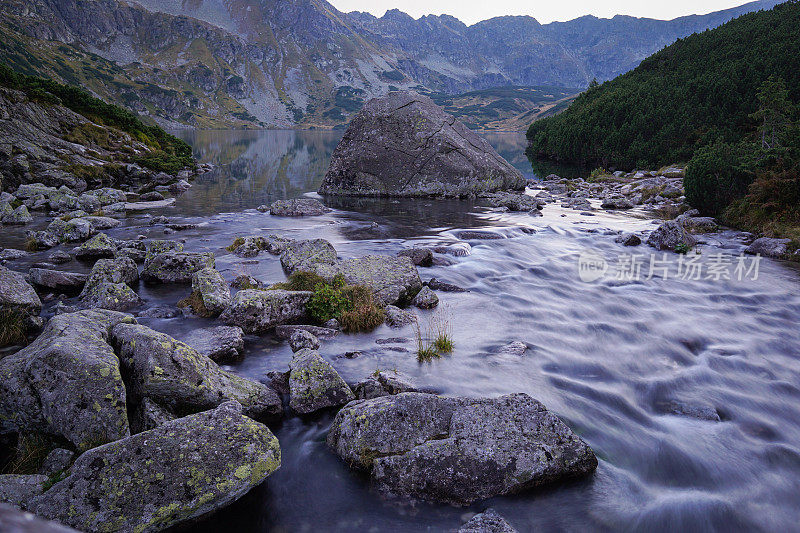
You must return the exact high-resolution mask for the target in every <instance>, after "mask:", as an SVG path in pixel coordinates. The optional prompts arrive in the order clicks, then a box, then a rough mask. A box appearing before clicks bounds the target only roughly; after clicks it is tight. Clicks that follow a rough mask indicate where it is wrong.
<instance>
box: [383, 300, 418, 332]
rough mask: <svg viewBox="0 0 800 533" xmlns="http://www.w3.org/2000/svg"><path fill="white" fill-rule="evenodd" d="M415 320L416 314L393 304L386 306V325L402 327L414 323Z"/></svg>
mask: <svg viewBox="0 0 800 533" xmlns="http://www.w3.org/2000/svg"><path fill="white" fill-rule="evenodd" d="M414 321H415V317H414V314H413V313H411V312H409V311H405V310H403V309H400V308H399V307H395V306H393V305H387V306H386V325H388V326H389V327H390V328H402V327H403V326H408V325H409V324H413V323H414Z"/></svg>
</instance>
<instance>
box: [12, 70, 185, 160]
mask: <svg viewBox="0 0 800 533" xmlns="http://www.w3.org/2000/svg"><path fill="white" fill-rule="evenodd" d="M0 86H2V87H8V88H11V89H17V90H20V91H23V92H24V93H25V94H26V95H28V97H29V98H31V99H33V100H37V101H40V102H43V103H48V104H57V103H60V104H61V105H63V106H65V107H67V108H69V109H71V110H72V111H74V112H76V113H78V114H80V115H83V116H85V117H87V118H88V119H90V120H92V121H93V122H98V123H101V124H104V125H106V126H111V127H113V128H117V129H119V130H122V131H124V132H126V133H129V134H130V135H131V136H132V137H133V138H135V139H136V140H138V141H140V142H142V143H144V144H146V145H148V146H150V147H151V148H153V149H154V150H156V151H157V152H156V153H159V154H163V155H158V156H156V157H154V158H152V159H149V160H147V162H148V163H150V164H151V165H152V166H151V167H150V168H154V169H155V170H165V169H167V168H169V169H174V168H175V167H176V165H178V164H180V167H178V168H177V169H176V170H180V169H181V168H184V167H186V166H191V165H193V164H194V160H193V158H192V149H191V147H190V146H189V145H188V144H186V143H185V142H183V141H182V140H180V139H178V138H177V137H174V136H172V135H169V134H168V133H166V132H165V131H164V130H162V129H161V128H159V127H158V126H154V125H153V126H151V125H147V124H145V123H144V122H142V120H141V119H140V118H139V117H138V116H137V115H136V114H134V113H132V112H131V111H128V110H126V109H123V108H121V107H119V106H116V105H113V104H108V103H106V102H104V101H102V100H100V99H99V98H95V97H94V96H92V95H91V94H90V93H89V92H88V91H86V90H84V89H82V88H80V87H73V86H70V85H63V84H61V83H58V82H55V81H52V80H47V79H43V78H38V77H35V76H26V75H25V74H19V73H17V72H15V71H14V70H12V69H11V68H10V67H8V66H7V65H4V64H2V63H0ZM142 164H146V163H145V162H144V161H142ZM176 170H175V171H176ZM165 171H167V170H165ZM173 172H174V171H173Z"/></svg>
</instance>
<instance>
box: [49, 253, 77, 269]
mask: <svg viewBox="0 0 800 533" xmlns="http://www.w3.org/2000/svg"><path fill="white" fill-rule="evenodd" d="M47 260H48V261H50V262H51V263H53V264H56V265H63V264H64V263H69V262H70V261H72V256H71V255H69V254H68V253H67V252H62V251H61V250H57V251H55V252H53V253H52V254H50V256H49V257H48V258H47Z"/></svg>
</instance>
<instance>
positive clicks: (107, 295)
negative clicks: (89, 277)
mask: <svg viewBox="0 0 800 533" xmlns="http://www.w3.org/2000/svg"><path fill="white" fill-rule="evenodd" d="M143 303H144V300H142V299H141V298H140V297H139V295H138V294H136V291H134V290H133V289H131V288H130V287H129V286H128V285H127V284H125V283H110V282H108V281H104V282H101V283H98V284H96V285H92V286H91V287H90V288H89V289H87V290H84V291H83V292H82V293H81V305H82V306H83V307H84V308H88V309H108V310H110V311H129V310H131V309H133V308H135V307H139V306H140V305H142V304H143Z"/></svg>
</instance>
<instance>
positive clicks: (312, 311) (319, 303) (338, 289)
mask: <svg viewBox="0 0 800 533" xmlns="http://www.w3.org/2000/svg"><path fill="white" fill-rule="evenodd" d="M344 285H345V283H344V278H342V277H338V276H337V277H336V278H335V279H334V280H333V282H331V283H326V282H322V283H318V284H317V285H316V287H314V294H313V295H312V296H311V299H310V300H309V301H308V305H307V306H306V309H308V314H309V315H311V318H313V319H314V320H316V321H317V322H320V323H324V322H327V321H328V320H330V319H331V318H336V319H338V318H339V317H340V316H342V313H344V312H345V311H347V310H348V309H350V302H349V300H348V299H347V297H346V296H345V295H344V290H343V289H344Z"/></svg>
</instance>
